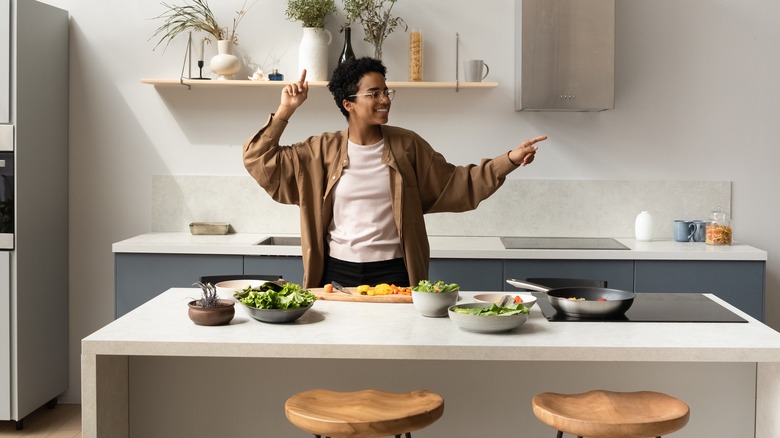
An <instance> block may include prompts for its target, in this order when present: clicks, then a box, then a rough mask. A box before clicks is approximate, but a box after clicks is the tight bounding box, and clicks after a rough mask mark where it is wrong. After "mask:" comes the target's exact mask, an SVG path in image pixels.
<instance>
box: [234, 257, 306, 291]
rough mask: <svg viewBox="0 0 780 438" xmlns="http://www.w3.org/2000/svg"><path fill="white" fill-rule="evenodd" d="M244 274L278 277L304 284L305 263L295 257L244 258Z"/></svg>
mask: <svg viewBox="0 0 780 438" xmlns="http://www.w3.org/2000/svg"><path fill="white" fill-rule="evenodd" d="M244 274H245V275H249V274H253V275H278V276H281V277H284V279H285V280H287V281H291V282H293V283H298V284H302V283H303V261H302V260H301V258H300V257H293V256H244Z"/></svg>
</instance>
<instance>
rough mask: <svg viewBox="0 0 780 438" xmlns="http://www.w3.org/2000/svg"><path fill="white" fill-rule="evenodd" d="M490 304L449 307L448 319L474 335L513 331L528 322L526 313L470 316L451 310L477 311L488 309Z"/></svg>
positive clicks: (466, 304) (467, 304)
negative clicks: (457, 308)
mask: <svg viewBox="0 0 780 438" xmlns="http://www.w3.org/2000/svg"><path fill="white" fill-rule="evenodd" d="M490 305H491V303H465V304H458V305H455V306H451V307H450V308H449V309H448V312H449V316H450V319H451V320H452V322H454V323H455V324H456V325H457V326H458V327H460V328H461V329H462V330H466V331H469V332H475V333H501V332H507V331H510V330H514V329H516V328H518V327H520V326H522V325H523V324H525V322H526V321H528V313H518V314H515V315H492V316H489V315H472V314H468V313H458V312H455V311H453V310H452V309H453V308H455V307H461V308H466V309H477V308H483V307H490Z"/></svg>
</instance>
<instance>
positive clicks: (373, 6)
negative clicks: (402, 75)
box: [343, 0, 408, 59]
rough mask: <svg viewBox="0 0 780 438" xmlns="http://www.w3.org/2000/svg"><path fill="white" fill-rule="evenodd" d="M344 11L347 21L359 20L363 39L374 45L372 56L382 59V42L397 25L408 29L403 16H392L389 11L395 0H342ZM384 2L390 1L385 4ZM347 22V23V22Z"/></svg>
mask: <svg viewBox="0 0 780 438" xmlns="http://www.w3.org/2000/svg"><path fill="white" fill-rule="evenodd" d="M343 1H344V13H345V15H346V17H347V20H349V23H352V22H354V21H359V22H360V24H361V25H362V26H363V32H364V33H365V38H364V41H366V42H368V43H370V44H371V45H373V46H374V58H376V59H382V44H383V43H384V41H385V38H387V36H388V35H390V34H391V33H392V32H393V31H394V30H395V28H396V27H397V26H403V28H404V31H406V30H407V29H408V26H407V25H406V22H405V21H404V20H403V18H400V17H393V16H392V15H391V11H392V10H393V6H394V5H395V2H396V1H397V0H343ZM386 3H390V4H389V5H388V6H385V4H386ZM349 23H348V24H349Z"/></svg>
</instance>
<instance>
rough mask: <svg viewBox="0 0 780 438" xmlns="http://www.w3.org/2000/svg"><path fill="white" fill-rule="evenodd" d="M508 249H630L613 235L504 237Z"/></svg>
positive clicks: (505, 246)
mask: <svg viewBox="0 0 780 438" xmlns="http://www.w3.org/2000/svg"><path fill="white" fill-rule="evenodd" d="M501 243H502V244H503V245H504V248H506V249H583V250H591V249H621V250H626V249H629V248H628V247H627V246H625V245H623V244H622V243H620V242H618V241H617V240H615V239H613V238H611V237H502V238H501Z"/></svg>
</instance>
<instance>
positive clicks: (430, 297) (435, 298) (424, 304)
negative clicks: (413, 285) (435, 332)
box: [412, 290, 458, 317]
mask: <svg viewBox="0 0 780 438" xmlns="http://www.w3.org/2000/svg"><path fill="white" fill-rule="evenodd" d="M457 302H458V291H456V290H454V291H452V292H419V291H416V290H413V291H412V303H414V307H415V308H416V309H417V311H418V312H420V314H421V315H422V316H430V317H442V316H447V308H448V307H450V306H452V305H453V304H455V303H457Z"/></svg>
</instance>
